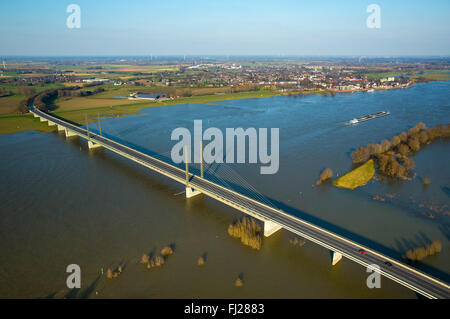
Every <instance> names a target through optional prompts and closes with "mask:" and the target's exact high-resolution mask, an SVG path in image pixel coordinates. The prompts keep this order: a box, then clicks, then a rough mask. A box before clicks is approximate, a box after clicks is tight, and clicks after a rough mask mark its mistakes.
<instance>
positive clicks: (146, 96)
mask: <svg viewBox="0 0 450 319" xmlns="http://www.w3.org/2000/svg"><path fill="white" fill-rule="evenodd" d="M128 99H129V100H150V101H161V100H165V99H167V96H166V95H165V94H151V93H138V92H135V93H130V97H129V98H128Z"/></svg>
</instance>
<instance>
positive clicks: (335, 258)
mask: <svg viewBox="0 0 450 319" xmlns="http://www.w3.org/2000/svg"><path fill="white" fill-rule="evenodd" d="M331 253H332V255H333V257H332V259H331V265H333V266H334V265H336V264H337V263H338V262H339V261H340V260H341V259H342V254H341V253H338V252H337V251H332V252H331Z"/></svg>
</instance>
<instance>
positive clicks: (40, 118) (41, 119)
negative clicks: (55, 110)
mask: <svg viewBox="0 0 450 319" xmlns="http://www.w3.org/2000/svg"><path fill="white" fill-rule="evenodd" d="M39 120H40V121H41V122H45V121H47V119H44V118H43V117H39Z"/></svg>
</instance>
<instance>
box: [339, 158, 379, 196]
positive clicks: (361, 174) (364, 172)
mask: <svg viewBox="0 0 450 319" xmlns="http://www.w3.org/2000/svg"><path fill="white" fill-rule="evenodd" d="M374 174H375V165H374V162H373V160H368V161H367V162H366V163H364V164H363V165H361V166H359V167H357V168H355V169H354V170H352V171H350V172H348V173H347V174H345V175H343V176H341V177H339V178H338V179H336V180H334V181H333V184H334V186H337V187H341V188H347V189H355V188H357V187H359V186H363V185H366V184H367V183H368V182H369V181H370V180H371V179H372V177H373V175H374Z"/></svg>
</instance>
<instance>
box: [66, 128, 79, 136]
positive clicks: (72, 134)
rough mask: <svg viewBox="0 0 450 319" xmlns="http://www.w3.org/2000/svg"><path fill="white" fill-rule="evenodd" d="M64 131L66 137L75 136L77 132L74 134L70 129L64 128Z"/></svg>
mask: <svg viewBox="0 0 450 319" xmlns="http://www.w3.org/2000/svg"><path fill="white" fill-rule="evenodd" d="M64 131H65V132H66V137H72V136H77V134H75V133H74V132H72V131H71V130H68V129H65V130H64Z"/></svg>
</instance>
